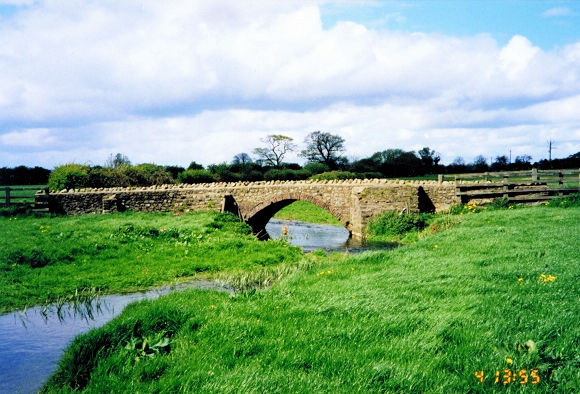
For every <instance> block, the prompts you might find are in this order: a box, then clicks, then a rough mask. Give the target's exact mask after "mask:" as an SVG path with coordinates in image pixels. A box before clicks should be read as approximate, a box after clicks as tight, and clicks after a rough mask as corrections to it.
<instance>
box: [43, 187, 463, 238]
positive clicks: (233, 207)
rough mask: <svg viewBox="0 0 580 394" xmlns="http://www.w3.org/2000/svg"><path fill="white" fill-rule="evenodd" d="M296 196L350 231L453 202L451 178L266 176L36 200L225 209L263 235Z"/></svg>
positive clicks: (72, 207)
mask: <svg viewBox="0 0 580 394" xmlns="http://www.w3.org/2000/svg"><path fill="white" fill-rule="evenodd" d="M296 200H304V201H309V202H311V203H313V204H315V205H317V206H319V207H321V208H323V209H326V210H327V211H329V212H330V213H331V214H332V215H333V216H335V217H336V218H337V219H338V220H339V221H340V222H341V223H342V224H343V225H344V226H345V227H346V228H347V229H348V230H349V232H350V233H351V235H352V236H353V237H357V238H358V237H361V236H362V234H363V230H364V228H365V225H366V224H367V223H368V221H369V219H371V218H372V217H373V216H375V215H377V214H380V213H381V212H384V211H388V210H394V211H398V212H402V211H407V212H433V211H437V210H441V209H445V208H448V207H449V206H450V205H452V204H455V203H457V202H458V200H457V197H456V196H455V184H454V183H450V182H442V183H439V182H435V181H398V180H385V179H372V180H344V181H286V182H285V181H268V182H236V183H208V184H197V185H188V184H180V185H162V186H152V187H146V188H139V187H131V188H105V189H81V190H63V191H60V192H56V193H48V194H47V193H44V192H39V193H38V194H37V195H36V203H37V205H44V206H48V208H49V210H50V211H51V212H56V213H64V214H84V213H108V212H118V211H126V210H130V211H146V212H162V211H165V212H168V211H169V212H171V211H174V212H187V211H194V210H216V211H228V212H232V213H234V214H236V215H237V216H238V217H239V218H240V219H242V220H244V221H245V222H246V223H248V224H249V225H250V226H251V227H252V229H253V231H254V233H255V234H256V235H258V236H259V237H261V238H267V236H268V235H267V233H266V231H265V226H266V224H267V223H268V221H269V220H270V218H272V216H273V215H274V214H275V213H276V212H278V211H279V210H280V209H282V208H284V207H285V206H287V205H289V204H291V203H293V202H294V201H296Z"/></svg>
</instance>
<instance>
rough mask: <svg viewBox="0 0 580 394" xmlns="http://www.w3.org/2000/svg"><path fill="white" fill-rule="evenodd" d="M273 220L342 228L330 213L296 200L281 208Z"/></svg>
mask: <svg viewBox="0 0 580 394" xmlns="http://www.w3.org/2000/svg"><path fill="white" fill-rule="evenodd" d="M274 218H276V219H282V220H298V221H301V222H307V223H316V224H330V225H333V226H342V224H341V223H340V222H339V221H338V219H337V218H335V217H334V216H332V214H331V213H330V212H328V211H327V210H325V209H322V208H320V207H318V206H316V205H314V204H312V203H311V202H308V201H302V200H298V201H295V202H293V203H292V204H290V205H288V206H286V207H284V208H282V209H281V210H279V211H278V212H277V213H276V214H275V215H274Z"/></svg>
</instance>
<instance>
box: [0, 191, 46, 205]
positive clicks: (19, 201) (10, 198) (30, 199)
mask: <svg viewBox="0 0 580 394" xmlns="http://www.w3.org/2000/svg"><path fill="white" fill-rule="evenodd" d="M43 188H44V187H42V186H40V187H39V186H15V187H13V186H0V206H4V207H5V208H9V207H10V206H13V205H29V206H32V207H35V208H39V207H36V206H35V201H34V197H35V195H36V192H37V191H38V190H41V189H43ZM2 197H4V198H2ZM2 200H3V201H2ZM2 202H3V203H2ZM39 210H44V209H39Z"/></svg>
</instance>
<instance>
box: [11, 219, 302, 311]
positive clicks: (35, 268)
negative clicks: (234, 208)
mask: <svg viewBox="0 0 580 394" xmlns="http://www.w3.org/2000/svg"><path fill="white" fill-rule="evenodd" d="M0 233H1V234H3V236H2V237H1V238H0V272H1V273H2V275H0V312H6V311H9V310H14V309H18V308H23V307H26V306H31V305H38V304H43V303H50V302H52V301H56V300H59V299H62V298H66V297H68V296H69V295H71V294H74V293H75V291H77V290H83V289H96V291H97V292H98V293H101V294H103V293H119V292H132V291H136V290H142V289H147V288H150V287H153V286H157V285H162V284H168V283H171V282H175V281H179V280H184V279H186V278H193V277H195V278H200V277H205V278H208V277H209V278H211V277H213V276H216V275H231V274H233V273H235V272H238V271H243V272H254V271H259V272H262V271H263V270H265V269H267V268H269V267H273V266H276V265H278V264H281V263H285V264H294V263H297V262H298V261H300V260H301V259H302V258H303V256H304V255H303V253H302V251H301V250H300V249H299V248H296V247H292V246H290V245H288V244H287V243H285V242H281V241H274V240H272V241H268V242H260V241H258V240H257V239H255V237H254V236H253V235H252V234H251V229H250V227H249V226H247V225H245V224H244V223H241V222H239V221H238V219H237V218H236V217H234V216H233V215H225V214H218V213H215V212H197V213H193V214H186V215H182V216H178V217H175V216H173V215H172V214H168V213H147V214H146V213H120V214H111V215H83V216H72V217H62V216H60V217H58V216H57V217H50V216H41V217H34V216H26V215H20V216H14V217H9V218H7V217H0Z"/></svg>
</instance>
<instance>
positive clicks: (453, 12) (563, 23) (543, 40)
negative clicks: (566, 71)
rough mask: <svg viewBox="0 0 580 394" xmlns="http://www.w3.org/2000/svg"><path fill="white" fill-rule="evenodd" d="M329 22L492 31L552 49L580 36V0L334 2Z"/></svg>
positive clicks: (327, 10) (457, 32)
mask: <svg viewBox="0 0 580 394" xmlns="http://www.w3.org/2000/svg"><path fill="white" fill-rule="evenodd" d="M322 16H323V20H324V24H325V26H327V27H329V26H332V25H334V24H335V23H336V22H337V21H339V20H355V21H357V22H359V23H362V24H364V25H365V26H368V27H370V28H384V29H394V30H400V31H406V32H427V33H442V34H447V35H452V36H458V37H461V36H472V35H476V34H482V33H483V34H490V35H491V36H493V37H494V39H496V40H497V41H498V43H499V45H505V44H506V43H507V42H508V41H509V40H510V39H511V38H512V37H513V36H514V35H523V36H525V37H527V38H528V39H529V40H530V41H531V42H533V43H534V45H537V46H539V47H541V48H543V49H547V50H549V49H552V48H553V47H555V46H562V45H567V44H571V43H574V42H577V41H578V38H579V37H580V3H579V2H578V1H574V0H556V1H541V0H540V1H538V0H456V1H450V0H427V1H425V0H423V1H421V0H419V1H388V0H387V1H369V2H352V3H348V2H347V3H329V4H327V5H325V6H323V7H322Z"/></svg>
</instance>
